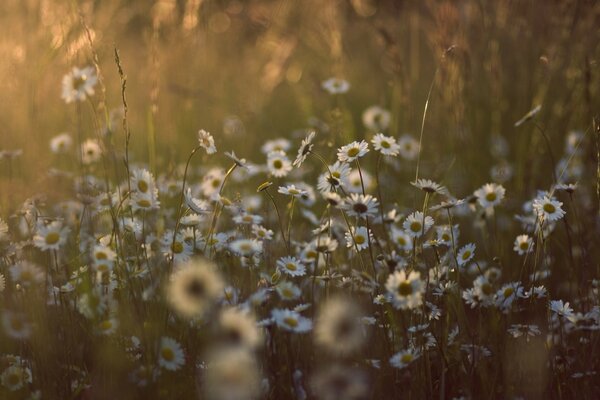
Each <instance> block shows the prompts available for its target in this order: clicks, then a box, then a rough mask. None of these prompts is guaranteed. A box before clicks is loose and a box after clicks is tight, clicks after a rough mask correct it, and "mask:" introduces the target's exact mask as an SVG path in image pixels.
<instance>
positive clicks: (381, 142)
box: [371, 133, 400, 157]
mask: <svg viewBox="0 0 600 400" xmlns="http://www.w3.org/2000/svg"><path fill="white" fill-rule="evenodd" d="M371 143H373V147H374V148H375V150H377V151H378V152H380V153H381V154H383V155H384V156H394V157H395V156H397V155H398V152H399V151H400V145H399V144H398V143H396V139H395V138H393V137H391V136H385V135H384V134H383V133H378V134H376V135H375V136H374V137H373V139H372V140H371Z"/></svg>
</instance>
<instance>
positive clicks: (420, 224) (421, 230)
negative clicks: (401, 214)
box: [402, 211, 434, 238]
mask: <svg viewBox="0 0 600 400" xmlns="http://www.w3.org/2000/svg"><path fill="white" fill-rule="evenodd" d="M433 223H434V221H433V218H431V217H430V216H429V215H428V216H426V217H424V216H423V213H422V212H421V211H415V212H413V213H412V214H410V215H409V216H408V217H406V219H405V220H404V223H403V224H402V227H403V228H404V231H405V232H406V233H407V234H408V235H409V236H410V237H412V238H418V237H420V236H422V235H424V234H426V233H427V231H429V229H430V228H431V227H432V226H433Z"/></svg>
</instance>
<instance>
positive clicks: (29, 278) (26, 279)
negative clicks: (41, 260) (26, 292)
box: [10, 260, 45, 288]
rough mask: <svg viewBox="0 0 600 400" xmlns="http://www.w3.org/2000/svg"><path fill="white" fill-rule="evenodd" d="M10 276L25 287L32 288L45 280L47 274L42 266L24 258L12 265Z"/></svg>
mask: <svg viewBox="0 0 600 400" xmlns="http://www.w3.org/2000/svg"><path fill="white" fill-rule="evenodd" d="M10 277H11V279H12V281H13V282H18V283H19V284H20V285H22V286H23V287H25V288H32V287H35V286H37V285H39V284H41V283H42V282H44V278H45V274H44V271H43V270H42V268H40V267H38V266H37V265H35V264H34V263H32V262H30V261H26V260H23V261H21V262H18V263H17V264H15V265H13V266H11V267H10Z"/></svg>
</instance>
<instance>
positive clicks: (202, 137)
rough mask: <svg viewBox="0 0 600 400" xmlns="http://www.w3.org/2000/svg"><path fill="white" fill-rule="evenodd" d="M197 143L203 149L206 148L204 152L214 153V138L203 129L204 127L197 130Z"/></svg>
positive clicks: (215, 150) (215, 148) (215, 149)
mask: <svg viewBox="0 0 600 400" xmlns="http://www.w3.org/2000/svg"><path fill="white" fill-rule="evenodd" d="M198 144H199V145H200V147H202V148H203V149H204V150H206V154H214V153H216V152H217V147H216V146H215V139H214V138H213V136H212V135H211V134H210V133H208V132H207V131H205V130H204V129H200V130H199V131H198Z"/></svg>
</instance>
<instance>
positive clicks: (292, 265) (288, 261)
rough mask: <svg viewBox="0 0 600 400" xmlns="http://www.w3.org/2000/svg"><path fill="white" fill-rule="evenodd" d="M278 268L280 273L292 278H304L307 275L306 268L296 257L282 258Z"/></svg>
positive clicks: (278, 261)
mask: <svg viewBox="0 0 600 400" xmlns="http://www.w3.org/2000/svg"><path fill="white" fill-rule="evenodd" d="M277 267H278V268H279V270H280V271H282V272H285V273H286V274H288V275H290V276H302V275H304V274H306V267H305V266H304V265H303V264H302V262H301V261H300V260H298V259H297V258H296V257H289V256H287V257H282V258H280V259H279V260H277Z"/></svg>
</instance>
